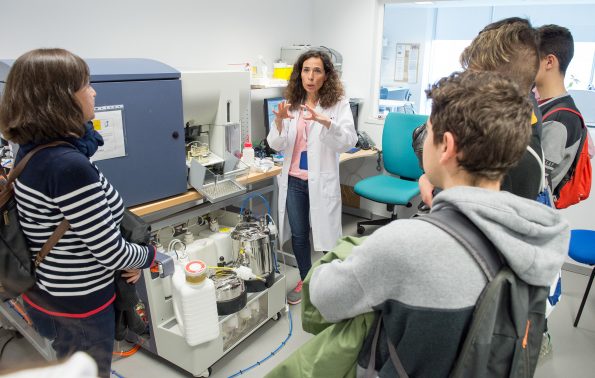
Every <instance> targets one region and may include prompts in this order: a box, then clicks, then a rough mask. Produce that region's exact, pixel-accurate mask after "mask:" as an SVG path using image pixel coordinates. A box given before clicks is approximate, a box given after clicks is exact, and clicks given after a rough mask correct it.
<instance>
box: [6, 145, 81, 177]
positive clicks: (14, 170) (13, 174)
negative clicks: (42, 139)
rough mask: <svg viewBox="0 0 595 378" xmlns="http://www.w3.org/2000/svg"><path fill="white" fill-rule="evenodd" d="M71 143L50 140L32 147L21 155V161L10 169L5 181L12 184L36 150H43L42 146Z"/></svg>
mask: <svg viewBox="0 0 595 378" xmlns="http://www.w3.org/2000/svg"><path fill="white" fill-rule="evenodd" d="M62 144H64V145H71V144H70V143H68V142H64V141H55V142H51V143H46V144H41V145H39V146H37V147H35V148H34V149H32V150H31V151H29V152H28V153H27V155H25V156H24V157H23V159H21V161H19V163H18V164H17V165H16V166H15V167H13V168H12V169H11V170H10V174H9V175H8V181H7V183H6V184H7V185H10V184H12V183H13V182H14V181H15V180H16V179H17V178H18V177H19V176H20V175H21V173H22V172H23V170H24V169H25V166H27V163H28V162H29V160H31V158H32V157H33V155H35V154H36V153H37V152H38V151H41V150H43V149H44V148H48V147H55V146H59V145H62Z"/></svg>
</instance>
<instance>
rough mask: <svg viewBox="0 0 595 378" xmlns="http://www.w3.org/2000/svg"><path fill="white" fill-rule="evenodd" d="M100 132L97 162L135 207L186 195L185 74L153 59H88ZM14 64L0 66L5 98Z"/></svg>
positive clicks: (122, 194) (8, 61) (8, 63)
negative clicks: (11, 68) (183, 109)
mask: <svg viewBox="0 0 595 378" xmlns="http://www.w3.org/2000/svg"><path fill="white" fill-rule="evenodd" d="M86 62H87V64H88V65H89V69H90V71H91V84H92V86H93V88H94V89H95V91H96V92H97V96H96V98H95V106H96V111H95V116H96V119H95V120H94V126H95V129H96V130H98V131H99V133H101V134H102V136H103V137H104V139H105V145H104V146H103V147H101V148H100V149H99V151H98V152H97V153H96V155H95V156H93V160H94V162H95V163H96V164H97V166H98V167H99V169H100V170H101V172H102V173H103V174H104V175H105V176H106V177H107V178H108V180H109V181H110V183H111V184H112V185H113V186H114V187H115V188H116V189H117V190H118V192H119V193H120V195H121V196H122V199H123V201H124V204H125V205H126V206H133V205H137V204H140V203H145V202H149V201H154V200H157V199H161V198H164V197H168V196H173V195H176V194H180V193H183V192H185V191H186V190H187V185H186V177H187V170H186V164H185V148H184V123H183V121H182V87H181V82H180V72H178V71H177V70H175V69H174V68H172V67H170V66H168V65H166V64H163V63H161V62H158V61H155V60H150V59H87V60H86ZM13 63H14V61H12V60H0V95H1V93H2V90H3V88H4V83H5V82H6V77H7V76H8V72H9V70H10V67H11V66H12V64H13Z"/></svg>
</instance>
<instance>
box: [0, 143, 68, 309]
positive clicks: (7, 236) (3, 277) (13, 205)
mask: <svg viewBox="0 0 595 378" xmlns="http://www.w3.org/2000/svg"><path fill="white" fill-rule="evenodd" d="M60 144H66V143H65V142H53V143H48V144H44V145H41V146H38V147H36V148H35V149H33V150H32V151H30V152H29V153H28V154H27V155H25V157H23V159H22V160H21V161H20V162H19V164H17V166H16V167H14V168H13V169H12V171H11V172H10V174H9V175H8V177H6V176H4V177H3V178H4V179H3V180H2V182H0V212H2V217H1V219H0V297H1V298H2V299H9V298H15V297H18V296H19V295H21V294H22V293H24V292H26V291H27V290H29V289H30V288H31V287H32V286H33V285H34V284H35V268H36V267H37V266H38V265H39V264H40V263H41V261H42V260H43V259H44V258H45V256H46V255H47V254H48V253H49V252H50V250H51V249H52V248H53V247H54V245H56V243H57V242H58V241H59V240H60V238H62V236H63V235H64V233H66V231H67V230H68V228H69V227H70V224H69V223H68V221H67V220H66V219H64V220H63V221H62V222H61V223H60V224H59V225H58V227H57V228H56V230H54V233H53V234H52V235H51V236H50V238H49V239H48V241H47V242H45V244H44V245H43V247H42V248H41V250H40V251H39V253H38V254H37V256H35V259H34V258H33V257H34V256H33V254H32V253H31V251H30V250H29V247H28V245H27V239H26V237H25V234H23V231H22V230H21V224H20V223H19V214H18V211H17V202H16V200H15V198H14V181H15V180H16V179H17V177H19V175H20V174H21V172H22V171H23V169H24V168H25V166H26V165H27V162H29V159H31V157H32V156H33V155H34V154H35V153H36V152H37V151H39V150H41V149H44V148H47V147H54V146H57V145H60Z"/></svg>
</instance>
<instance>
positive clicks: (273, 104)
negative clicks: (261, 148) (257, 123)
mask: <svg viewBox="0 0 595 378" xmlns="http://www.w3.org/2000/svg"><path fill="white" fill-rule="evenodd" d="M283 100H284V98H283V97H271V98H265V99H264V127H265V130H266V131H265V135H269V130H270V129H271V125H274V123H275V114H274V113H273V110H277V107H278V106H279V104H280V103H281V102H283ZM264 144H265V146H266V154H267V155H272V154H273V153H274V152H275V151H274V150H273V149H271V148H270V146H269V144H268V143H267V141H266V138H265V140H264Z"/></svg>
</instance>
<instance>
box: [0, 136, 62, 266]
mask: <svg viewBox="0 0 595 378" xmlns="http://www.w3.org/2000/svg"><path fill="white" fill-rule="evenodd" d="M59 145H71V144H70V143H68V142H64V141H55V142H51V143H46V144H42V145H39V146H37V147H35V148H34V149H32V150H31V151H29V152H28V153H27V154H26V155H25V156H24V157H23V159H22V160H21V161H19V163H18V164H17V165H16V166H15V167H14V168H13V169H12V170H11V171H10V174H9V175H8V180H7V182H6V185H7V186H8V187H10V186H11V185H12V184H13V183H14V181H15V180H16V179H17V178H18V177H19V176H20V175H21V173H22V172H23V170H24V169H25V167H26V166H27V163H28V162H29V160H31V158H32V157H33V155H35V154H36V153H37V152H38V151H41V150H43V149H44V148H48V147H55V146H59ZM69 228H70V223H69V222H68V220H66V218H65V219H63V220H62V222H60V224H58V227H56V229H55V230H54V232H53V233H52V234H51V235H50V237H49V239H48V240H47V241H46V242H45V243H44V244H43V246H42V247H41V250H40V251H39V253H38V254H37V256H36V257H35V268H37V267H38V266H39V264H41V262H42V261H43V259H44V258H45V257H46V256H47V255H48V253H50V251H51V250H52V248H53V247H54V246H55V245H56V244H57V243H58V242H59V241H60V239H61V238H62V236H64V234H65V233H66V231H68V229H69Z"/></svg>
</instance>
